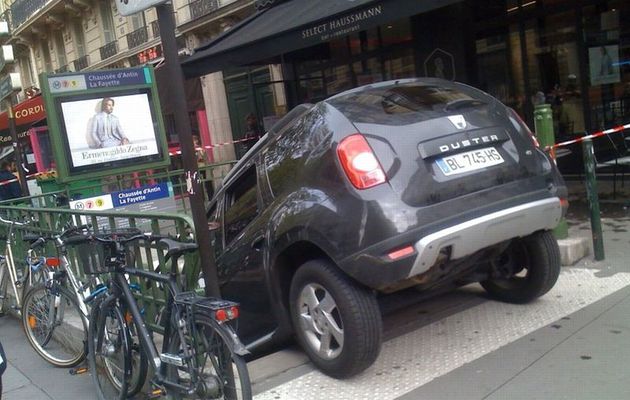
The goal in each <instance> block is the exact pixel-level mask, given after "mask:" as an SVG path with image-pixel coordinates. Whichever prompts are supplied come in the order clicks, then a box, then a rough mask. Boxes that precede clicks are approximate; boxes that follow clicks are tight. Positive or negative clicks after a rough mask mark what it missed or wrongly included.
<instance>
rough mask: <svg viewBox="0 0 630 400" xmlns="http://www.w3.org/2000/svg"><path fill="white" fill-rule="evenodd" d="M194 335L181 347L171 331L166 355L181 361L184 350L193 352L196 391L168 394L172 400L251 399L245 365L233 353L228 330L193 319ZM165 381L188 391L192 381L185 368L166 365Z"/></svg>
mask: <svg viewBox="0 0 630 400" xmlns="http://www.w3.org/2000/svg"><path fill="white" fill-rule="evenodd" d="M195 330H196V334H195V335H189V334H187V335H186V336H185V342H186V343H185V345H184V346H182V344H181V339H180V336H179V333H178V331H177V328H175V327H173V334H172V339H171V342H170V343H169V348H168V353H169V354H173V355H177V356H179V357H182V358H184V348H186V349H188V350H194V351H195V352H196V357H195V358H194V360H195V363H194V364H195V365H194V371H195V372H194V373H195V374H196V375H197V376H196V379H195V381H197V382H198V383H197V387H196V388H194V390H193V393H188V394H184V393H175V392H174V391H173V392H169V397H171V398H172V399H218V400H249V399H251V398H252V390H251V384H250V381H249V373H248V371H247V364H246V363H245V360H244V358H243V357H242V356H240V355H238V354H236V353H235V352H234V346H233V342H232V339H231V333H230V332H229V331H228V329H227V328H226V327H224V326H222V325H219V324H218V323H217V322H215V321H213V320H212V319H210V318H209V317H208V316H206V315H204V314H196V315H195ZM167 376H168V380H169V381H171V382H175V383H178V384H180V385H183V386H185V387H188V386H189V385H190V384H191V381H193V380H192V379H191V378H192V377H191V376H190V370H189V369H188V368H187V367H186V365H184V366H182V367H177V366H174V365H169V368H168V371H167Z"/></svg>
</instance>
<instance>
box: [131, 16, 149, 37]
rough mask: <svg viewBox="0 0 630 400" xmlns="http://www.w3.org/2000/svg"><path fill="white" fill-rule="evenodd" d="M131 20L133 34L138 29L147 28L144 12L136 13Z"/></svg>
mask: <svg viewBox="0 0 630 400" xmlns="http://www.w3.org/2000/svg"><path fill="white" fill-rule="evenodd" d="M129 19H131V32H135V31H137V30H138V29H140V28H144V27H145V26H146V21H145V19H144V12H139V13H135V14H133V15H132V16H130V17H129Z"/></svg>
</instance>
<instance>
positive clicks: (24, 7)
mask: <svg viewBox="0 0 630 400" xmlns="http://www.w3.org/2000/svg"><path fill="white" fill-rule="evenodd" d="M47 2H48V0H15V1H14V2H13V3H12V4H11V23H12V25H13V28H14V29H15V28H17V27H18V26H20V25H22V24H23V23H24V22H25V21H26V20H27V19H29V18H30V17H31V16H32V15H34V14H35V13H36V12H37V11H38V10H39V9H41V8H42V7H44V6H45V5H46V3H47Z"/></svg>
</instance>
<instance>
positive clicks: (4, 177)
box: [0, 161, 22, 200]
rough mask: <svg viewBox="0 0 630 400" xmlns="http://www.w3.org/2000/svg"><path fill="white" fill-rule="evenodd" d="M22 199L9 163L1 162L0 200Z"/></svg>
mask: <svg viewBox="0 0 630 400" xmlns="http://www.w3.org/2000/svg"><path fill="white" fill-rule="evenodd" d="M18 197H22V188H21V187H20V183H19V182H18V178H17V177H16V176H15V175H14V174H13V172H11V163H10V162H8V161H3V162H2V163H1V164H0V200H9V199H15V198H18Z"/></svg>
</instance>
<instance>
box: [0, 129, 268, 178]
mask: <svg viewBox="0 0 630 400" xmlns="http://www.w3.org/2000/svg"><path fill="white" fill-rule="evenodd" d="M258 139H260V137H258V136H257V137H250V138H246V139H239V140H234V141H232V142H224V143H217V144H210V145H207V146H200V147H195V151H199V150H204V149H208V150H209V149H213V148H215V147H221V146H228V145H231V144H234V143H242V142H248V141H251V140H258ZM168 154H169V156H175V155H180V154H182V151H181V150H174V151H171V150H169V152H168ZM46 174H50V171H45V172H36V173H34V174H30V175H26V176H25V177H24V179H30V178H37V177H38V176H40V175H46ZM12 182H19V179H18V178H15V179H8V180H6V181H1V182H0V186H4V185H8V184H9V183H12Z"/></svg>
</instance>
